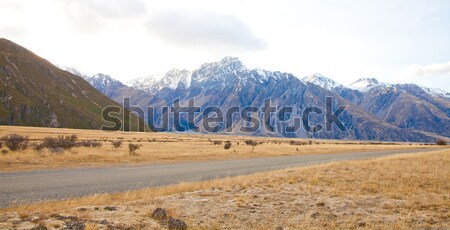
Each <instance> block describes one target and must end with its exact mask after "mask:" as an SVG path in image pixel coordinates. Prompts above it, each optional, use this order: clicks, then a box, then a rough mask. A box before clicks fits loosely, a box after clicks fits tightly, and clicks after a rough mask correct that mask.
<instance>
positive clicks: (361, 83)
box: [347, 78, 387, 92]
mask: <svg viewBox="0 0 450 230" xmlns="http://www.w3.org/2000/svg"><path fill="white" fill-rule="evenodd" d="M376 86H387V84H386V83H383V82H379V81H378V80H377V79H375V78H360V79H358V80H357V81H355V82H353V83H352V84H350V85H348V86H347V87H348V88H350V89H354V90H358V91H360V92H367V91H369V90H370V89H372V88H373V87H376Z"/></svg>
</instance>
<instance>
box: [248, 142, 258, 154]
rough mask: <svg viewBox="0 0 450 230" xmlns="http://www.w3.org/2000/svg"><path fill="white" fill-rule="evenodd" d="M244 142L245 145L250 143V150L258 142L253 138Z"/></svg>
mask: <svg viewBox="0 0 450 230" xmlns="http://www.w3.org/2000/svg"><path fill="white" fill-rule="evenodd" d="M245 144H246V145H251V146H252V152H253V150H254V149H255V146H257V145H258V144H259V143H258V142H257V141H254V140H245Z"/></svg>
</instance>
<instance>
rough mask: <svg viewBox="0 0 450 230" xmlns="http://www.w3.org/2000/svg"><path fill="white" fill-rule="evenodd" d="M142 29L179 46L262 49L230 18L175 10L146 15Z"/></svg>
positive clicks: (247, 30) (262, 45) (246, 28)
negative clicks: (147, 16)
mask: <svg viewBox="0 0 450 230" xmlns="http://www.w3.org/2000/svg"><path fill="white" fill-rule="evenodd" d="M146 27H147V29H148V31H149V32H150V33H152V34H155V35H157V36H159V37H161V38H162V39H164V40H167V41H170V42H173V43H174V44H177V45H181V46H189V47H195V48H200V47H201V48H204V49H211V48H221V47H223V48H232V49H236V50H260V49H264V48H265V43H264V41H263V40H261V39H260V38H257V37H256V36H255V35H254V34H253V33H252V31H251V29H250V27H249V26H248V25H246V24H245V23H244V22H242V21H241V20H240V19H239V18H237V17H236V16H234V15H226V14H217V13H212V12H208V11H204V10H200V9H182V8H177V9H170V10H164V11H161V12H158V13H155V14H154V15H150V19H149V20H148V21H147V23H146Z"/></svg>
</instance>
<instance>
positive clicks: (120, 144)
mask: <svg viewBox="0 0 450 230" xmlns="http://www.w3.org/2000/svg"><path fill="white" fill-rule="evenodd" d="M111 144H112V146H113V147H114V148H115V149H117V148H119V147H120V146H122V141H121V140H117V141H112V142H111Z"/></svg>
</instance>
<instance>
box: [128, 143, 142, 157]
mask: <svg viewBox="0 0 450 230" xmlns="http://www.w3.org/2000/svg"><path fill="white" fill-rule="evenodd" d="M140 148H141V146H140V145H137V144H131V143H130V144H128V151H129V153H130V155H136V150H138V149H140Z"/></svg>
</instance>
